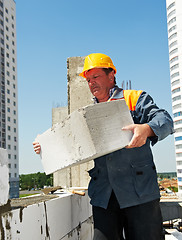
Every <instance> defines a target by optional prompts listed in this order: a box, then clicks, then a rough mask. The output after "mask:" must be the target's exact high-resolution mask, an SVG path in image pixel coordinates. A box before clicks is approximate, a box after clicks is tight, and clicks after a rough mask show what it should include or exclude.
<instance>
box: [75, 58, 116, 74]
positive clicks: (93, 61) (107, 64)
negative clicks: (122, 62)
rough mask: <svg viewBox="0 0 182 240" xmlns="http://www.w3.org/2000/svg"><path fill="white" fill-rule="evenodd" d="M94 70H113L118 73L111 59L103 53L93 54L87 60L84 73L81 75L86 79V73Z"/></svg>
mask: <svg viewBox="0 0 182 240" xmlns="http://www.w3.org/2000/svg"><path fill="white" fill-rule="evenodd" d="M92 68H112V69H114V72H115V73H116V68H115V66H114V64H113V62H112V60H111V58H110V57H109V56H107V55H105V54H102V53H91V54H90V55H88V56H87V57H86V58H85V63H84V67H83V72H81V73H80V74H79V75H80V76H82V77H84V78H86V76H85V73H86V72H87V71H88V70H90V69H92Z"/></svg>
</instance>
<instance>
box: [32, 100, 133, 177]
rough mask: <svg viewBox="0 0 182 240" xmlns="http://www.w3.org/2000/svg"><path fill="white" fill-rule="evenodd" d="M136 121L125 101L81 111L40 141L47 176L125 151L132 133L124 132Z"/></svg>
mask: <svg viewBox="0 0 182 240" xmlns="http://www.w3.org/2000/svg"><path fill="white" fill-rule="evenodd" d="M132 123H133V120H132V117H131V114H130V112H129V109H128V107H127V105H126V103H125V101H124V100H118V101H112V102H106V103H99V104H96V105H89V106H86V107H83V108H80V109H78V110H76V111H74V112H73V113H71V114H70V115H69V116H68V118H66V119H65V120H64V121H62V123H59V124H56V125H54V126H53V127H52V128H51V129H48V130H47V131H46V132H45V133H43V134H42V135H39V136H38V138H37V140H38V141H39V143H40V144H41V158H42V163H43V167H44V171H45V172H46V174H50V173H53V172H55V171H57V170H59V169H62V168H65V167H68V166H72V165H77V164H80V163H83V162H87V161H89V160H92V159H94V158H97V157H100V156H103V155H105V154H108V153H110V152H113V151H116V150H118V149H121V148H123V147H125V146H126V145H127V144H128V143H129V141H130V140H131V137H132V133H131V132H130V131H123V130H121V129H122V127H123V126H126V125H129V124H132Z"/></svg>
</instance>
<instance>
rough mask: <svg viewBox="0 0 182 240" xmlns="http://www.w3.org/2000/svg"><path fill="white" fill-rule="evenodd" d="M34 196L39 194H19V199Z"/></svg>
mask: <svg viewBox="0 0 182 240" xmlns="http://www.w3.org/2000/svg"><path fill="white" fill-rule="evenodd" d="M35 194H39V193H30V194H20V196H19V198H22V197H29V196H32V195H35Z"/></svg>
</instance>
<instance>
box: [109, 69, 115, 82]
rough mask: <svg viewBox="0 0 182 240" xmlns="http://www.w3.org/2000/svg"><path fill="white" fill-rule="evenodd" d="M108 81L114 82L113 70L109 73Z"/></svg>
mask: <svg viewBox="0 0 182 240" xmlns="http://www.w3.org/2000/svg"><path fill="white" fill-rule="evenodd" d="M109 80H110V81H111V82H114V70H113V71H111V72H110V73H109Z"/></svg>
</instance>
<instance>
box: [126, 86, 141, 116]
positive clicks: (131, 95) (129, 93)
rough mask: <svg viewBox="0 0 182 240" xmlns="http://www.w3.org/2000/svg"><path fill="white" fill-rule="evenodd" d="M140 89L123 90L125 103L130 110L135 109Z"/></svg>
mask: <svg viewBox="0 0 182 240" xmlns="http://www.w3.org/2000/svg"><path fill="white" fill-rule="evenodd" d="M142 92H143V91H142V90H139V91H137V90H123V95H124V99H125V101H126V104H127V105H128V108H129V109H130V110H131V111H135V107H136V104H137V101H138V98H139V97H140V95H141V93H142Z"/></svg>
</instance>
